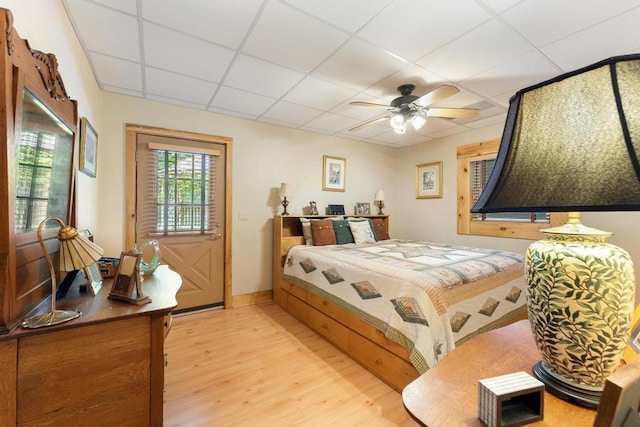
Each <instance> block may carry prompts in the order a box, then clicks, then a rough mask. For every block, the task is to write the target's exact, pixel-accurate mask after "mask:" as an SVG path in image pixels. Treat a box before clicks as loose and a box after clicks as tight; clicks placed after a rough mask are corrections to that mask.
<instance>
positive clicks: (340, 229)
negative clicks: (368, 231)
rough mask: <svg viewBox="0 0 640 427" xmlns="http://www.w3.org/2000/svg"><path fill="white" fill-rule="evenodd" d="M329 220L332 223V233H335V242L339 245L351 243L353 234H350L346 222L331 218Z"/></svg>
mask: <svg viewBox="0 0 640 427" xmlns="http://www.w3.org/2000/svg"><path fill="white" fill-rule="evenodd" d="M331 220H332V222H333V231H334V232H335V233H336V242H338V244H339V245H344V244H345V243H353V242H354V240H353V234H351V229H350V228H349V223H348V222H347V220H345V219H333V218H331Z"/></svg>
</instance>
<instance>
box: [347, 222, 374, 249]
mask: <svg viewBox="0 0 640 427" xmlns="http://www.w3.org/2000/svg"><path fill="white" fill-rule="evenodd" d="M349 227H350V228H351V234H353V240H355V242H356V243H357V244H360V243H375V242H376V239H375V236H374V235H373V231H371V225H370V224H369V221H349Z"/></svg>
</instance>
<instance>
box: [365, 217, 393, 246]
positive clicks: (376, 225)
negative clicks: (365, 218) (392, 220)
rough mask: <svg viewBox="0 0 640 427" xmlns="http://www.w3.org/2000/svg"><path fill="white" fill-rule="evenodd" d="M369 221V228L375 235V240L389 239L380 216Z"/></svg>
mask: <svg viewBox="0 0 640 427" xmlns="http://www.w3.org/2000/svg"><path fill="white" fill-rule="evenodd" d="M369 221H371V229H372V230H373V234H374V235H375V236H376V241H377V240H389V239H390V238H391V237H389V232H388V231H387V228H386V227H385V226H384V220H383V219H382V218H373V219H370V220H369Z"/></svg>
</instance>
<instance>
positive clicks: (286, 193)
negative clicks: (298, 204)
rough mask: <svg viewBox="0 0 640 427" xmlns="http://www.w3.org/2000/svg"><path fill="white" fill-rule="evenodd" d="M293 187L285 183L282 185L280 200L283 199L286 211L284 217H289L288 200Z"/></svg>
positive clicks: (283, 213)
mask: <svg viewBox="0 0 640 427" xmlns="http://www.w3.org/2000/svg"><path fill="white" fill-rule="evenodd" d="M290 192H291V186H290V185H289V184H287V183H285V182H283V183H282V184H280V198H281V199H282V208H283V209H284V210H283V212H282V215H289V212H287V206H289V201H288V200H287V197H289V196H290V195H291V194H290Z"/></svg>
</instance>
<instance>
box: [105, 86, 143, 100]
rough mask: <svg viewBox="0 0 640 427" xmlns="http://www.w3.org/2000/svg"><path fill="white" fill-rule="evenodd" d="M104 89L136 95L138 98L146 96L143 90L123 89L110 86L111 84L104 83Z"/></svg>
mask: <svg viewBox="0 0 640 427" xmlns="http://www.w3.org/2000/svg"><path fill="white" fill-rule="evenodd" d="M102 89H103V90H105V91H107V92H112V93H120V94H122V95H129V96H135V97H138V98H142V97H144V94H143V93H142V91H139V90H130V89H123V88H121V87H117V86H110V85H102Z"/></svg>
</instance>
